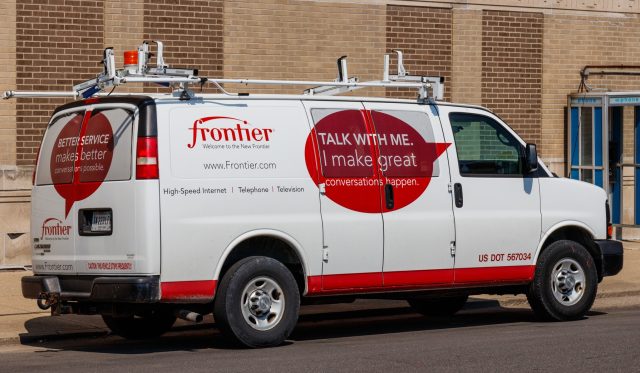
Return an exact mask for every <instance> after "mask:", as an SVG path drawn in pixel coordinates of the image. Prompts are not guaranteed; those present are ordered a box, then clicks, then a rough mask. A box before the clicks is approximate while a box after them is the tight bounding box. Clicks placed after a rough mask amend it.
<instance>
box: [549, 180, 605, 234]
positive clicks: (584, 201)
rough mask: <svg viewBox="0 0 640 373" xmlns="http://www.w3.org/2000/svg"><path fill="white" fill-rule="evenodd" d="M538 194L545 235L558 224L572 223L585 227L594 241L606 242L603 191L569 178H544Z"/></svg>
mask: <svg viewBox="0 0 640 373" xmlns="http://www.w3.org/2000/svg"><path fill="white" fill-rule="evenodd" d="M540 193H541V195H542V199H541V202H542V231H543V232H544V233H545V235H546V234H547V233H548V232H552V231H553V230H555V229H557V225H558V224H559V223H562V222H570V221H575V222H578V223H581V224H583V225H585V226H587V227H588V229H587V231H589V232H590V233H591V234H593V238H594V239H599V240H603V239H606V236H607V231H606V230H607V222H606V214H605V203H606V201H607V195H606V192H605V191H604V190H603V189H602V188H600V187H597V186H595V185H593V184H589V183H585V182H583V181H578V180H573V179H568V178H544V179H540Z"/></svg>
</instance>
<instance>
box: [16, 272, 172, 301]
mask: <svg viewBox="0 0 640 373" xmlns="http://www.w3.org/2000/svg"><path fill="white" fill-rule="evenodd" d="M22 296H24V297H25V298H29V299H38V298H46V299H50V298H52V297H55V298H57V299H59V300H61V301H88V302H110V303H114V302H115V303H155V302H158V301H159V300H160V278H159V276H136V277H91V276H51V275H42V276H25V277H23V278H22Z"/></svg>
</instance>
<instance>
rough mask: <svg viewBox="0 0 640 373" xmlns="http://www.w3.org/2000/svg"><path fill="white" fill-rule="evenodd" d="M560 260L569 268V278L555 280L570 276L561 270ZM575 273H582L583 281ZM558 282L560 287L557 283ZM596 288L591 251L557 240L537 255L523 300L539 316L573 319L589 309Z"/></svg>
mask: <svg viewBox="0 0 640 373" xmlns="http://www.w3.org/2000/svg"><path fill="white" fill-rule="evenodd" d="M563 263H564V264H565V266H567V264H568V268H570V270H571V271H572V272H571V273H570V276H571V277H572V279H571V280H570V281H568V280H567V281H560V282H558V280H562V279H565V278H568V277H570V276H568V275H564V274H563V273H562V269H561V268H562V264H563ZM574 263H577V264H578V265H579V267H578V266H576V265H575V264H574ZM573 271H575V273H574V272H573ZM579 272H581V273H583V276H582V277H583V278H584V280H583V281H582V280H580V276H578V275H577V274H578V273H579ZM554 278H555V279H556V280H554ZM576 279H577V280H576ZM558 283H560V284H561V286H558ZM572 284H573V286H571V285H572ZM597 291H598V272H597V270H596V266H595V262H594V260H593V257H592V256H591V254H589V252H588V251H587V249H585V248H584V246H582V245H581V244H579V243H577V242H574V241H568V240H561V241H556V242H554V243H552V244H551V245H549V247H547V248H546V249H545V250H544V251H543V252H542V253H541V254H540V256H539V257H538V262H537V264H536V271H535V275H534V279H533V282H532V283H531V285H530V286H529V291H528V293H527V299H528V300H529V304H530V305H531V309H532V310H533V312H534V314H535V315H536V317H538V318H539V319H542V320H553V321H566V320H577V319H581V318H583V317H584V315H585V314H586V313H587V312H588V311H589V310H590V309H591V306H592V305H593V302H594V300H595V298H596V293H597ZM556 296H558V297H560V298H561V299H558V298H557V297H556ZM571 297H575V299H572V298H571Z"/></svg>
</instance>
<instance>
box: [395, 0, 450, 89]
mask: <svg viewBox="0 0 640 373" xmlns="http://www.w3.org/2000/svg"><path fill="white" fill-rule="evenodd" d="M452 15H453V13H452V11H451V9H440V8H426V7H411V6H396V5H389V6H387V19H386V21H387V22H386V25H387V30H386V31H387V40H386V51H387V52H388V53H390V52H391V51H392V50H393V49H399V50H402V51H403V52H404V67H405V69H406V70H407V71H408V72H409V73H410V74H411V75H427V76H444V77H445V84H446V85H450V82H451V65H452V62H451V60H452V58H451V55H452V52H451V51H452ZM391 61H392V64H391V72H392V74H395V72H396V71H397V70H396V64H395V61H396V60H395V59H394V58H392V59H391ZM399 93H400V92H398V91H397V90H395V89H387V95H388V96H398V95H399ZM401 96H404V97H410V98H413V97H416V92H415V91H406V90H404V91H402V92H401ZM450 97H451V93H450V92H449V91H448V90H445V99H450Z"/></svg>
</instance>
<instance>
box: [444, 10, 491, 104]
mask: <svg viewBox="0 0 640 373" xmlns="http://www.w3.org/2000/svg"><path fill="white" fill-rule="evenodd" d="M478 35H482V11H481V10H476V9H454V10H453V40H454V42H453V50H452V60H453V61H452V78H451V80H450V84H447V85H446V88H447V89H448V90H449V91H450V92H451V100H452V101H453V102H460V103H465V104H475V105H480V104H482V91H481V89H480V87H481V81H482V38H480V37H478Z"/></svg>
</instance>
